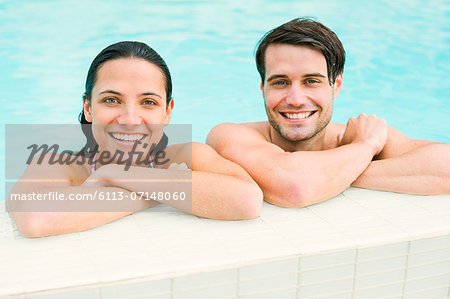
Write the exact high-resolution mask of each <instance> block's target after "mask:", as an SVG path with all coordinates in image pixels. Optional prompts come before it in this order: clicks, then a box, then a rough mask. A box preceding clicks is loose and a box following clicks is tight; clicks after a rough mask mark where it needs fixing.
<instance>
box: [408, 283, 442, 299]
mask: <svg viewBox="0 0 450 299" xmlns="http://www.w3.org/2000/svg"><path fill="white" fill-rule="evenodd" d="M449 295H450V293H449V287H448V286H447V287H443V288H436V289H429V290H426V291H423V292H418V293H410V294H405V295H404V297H403V298H404V299H424V298H433V299H448V296H449Z"/></svg>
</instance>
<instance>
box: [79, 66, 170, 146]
mask: <svg viewBox="0 0 450 299" xmlns="http://www.w3.org/2000/svg"><path fill="white" fill-rule="evenodd" d="M172 108H173V100H171V101H170V103H169V105H167V104H166V89H165V79H164V75H163V73H162V71H161V70H160V69H159V68H158V67H157V66H155V65H154V64H152V63H150V62H148V61H146V60H144V59H138V58H120V59H115V60H110V61H107V62H105V63H104V64H103V65H102V66H101V67H100V68H99V69H98V71H97V78H96V82H95V85H94V87H93V88H92V92H91V101H90V103H89V101H88V100H84V114H85V117H86V120H87V121H89V122H92V130H93V134H94V138H95V140H96V141H97V143H98V145H99V150H100V151H102V150H120V151H123V152H129V151H130V150H131V149H132V148H133V146H134V147H135V149H136V150H140V151H143V152H147V151H148V149H150V147H151V145H152V144H154V143H157V142H158V141H159V139H160V138H161V136H162V133H163V126H164V125H167V124H168V123H169V121H170V117H171V114H172ZM137 141H140V142H141V144H138V145H137V146H136V144H135V143H136V142H137ZM143 144H147V145H146V146H143Z"/></svg>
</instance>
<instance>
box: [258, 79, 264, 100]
mask: <svg viewBox="0 0 450 299" xmlns="http://www.w3.org/2000/svg"><path fill="white" fill-rule="evenodd" d="M259 88H260V89H261V94H262V97H263V99H264V85H263V84H262V82H261V84H260V85H259Z"/></svg>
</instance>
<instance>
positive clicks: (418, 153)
mask: <svg viewBox="0 0 450 299" xmlns="http://www.w3.org/2000/svg"><path fill="white" fill-rule="evenodd" d="M344 62H345V51H344V48H343V46H342V44H341V42H340V41H339V39H338V37H337V36H336V35H335V34H334V32H332V31H331V30H330V29H329V28H327V27H325V26H324V25H322V24H320V23H318V22H315V21H312V20H309V19H294V20H292V21H290V22H288V23H286V24H283V25H281V26H279V27H277V28H275V29H273V30H272V31H269V32H268V33H267V34H266V35H265V36H264V37H263V38H262V39H261V41H260V42H259V45H258V49H257V52H256V64H257V68H258V71H259V73H260V75H261V91H262V95H263V97H264V101H265V108H266V113H267V116H268V120H269V121H268V122H267V121H264V122H256V123H244V124H230V123H225V124H221V125H218V126H216V127H215V128H213V130H212V131H211V132H210V134H209V136H208V140H207V143H209V144H210V145H212V146H213V147H214V148H215V149H216V150H217V151H218V152H219V153H220V154H221V155H222V156H224V157H225V158H228V159H230V160H232V161H234V162H236V163H238V164H240V165H241V166H242V167H243V168H244V169H245V170H247V172H248V173H249V174H250V175H251V176H252V177H253V179H254V180H255V181H256V182H257V183H258V184H259V186H260V187H261V189H262V190H263V192H264V198H265V200H266V201H268V202H270V203H273V204H276V205H279V206H284V207H304V206H307V205H311V204H314V203H317V202H321V201H323V200H326V199H329V198H331V197H333V196H336V195H337V194H339V193H340V192H342V191H343V190H344V189H346V188H347V187H349V186H350V185H351V186H357V187H362V188H370V189H378V190H387V191H394V192H404V193H412V194H440V193H449V192H450V145H449V144H442V143H436V142H432V141H425V140H413V139H410V138H408V137H406V136H405V135H404V134H402V133H401V132H399V131H398V130H396V129H394V128H391V127H388V126H387V124H386V122H385V121H384V120H383V119H380V118H377V117H376V116H374V115H370V116H367V115H365V114H361V115H360V116H358V117H357V118H355V117H352V118H350V119H349V120H348V123H347V125H341V124H337V123H330V119H331V115H332V112H333V101H334V99H335V98H336V97H337V96H338V95H339V92H340V90H341V88H342V72H343V69H344Z"/></svg>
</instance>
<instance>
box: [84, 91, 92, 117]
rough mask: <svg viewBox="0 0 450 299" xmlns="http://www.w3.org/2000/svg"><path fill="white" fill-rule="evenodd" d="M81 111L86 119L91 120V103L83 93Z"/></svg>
mask: <svg viewBox="0 0 450 299" xmlns="http://www.w3.org/2000/svg"><path fill="white" fill-rule="evenodd" d="M83 111H84V118H86V120H87V121H88V122H90V123H91V122H92V113H91V104H90V103H89V100H88V98H87V95H86V94H83Z"/></svg>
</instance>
